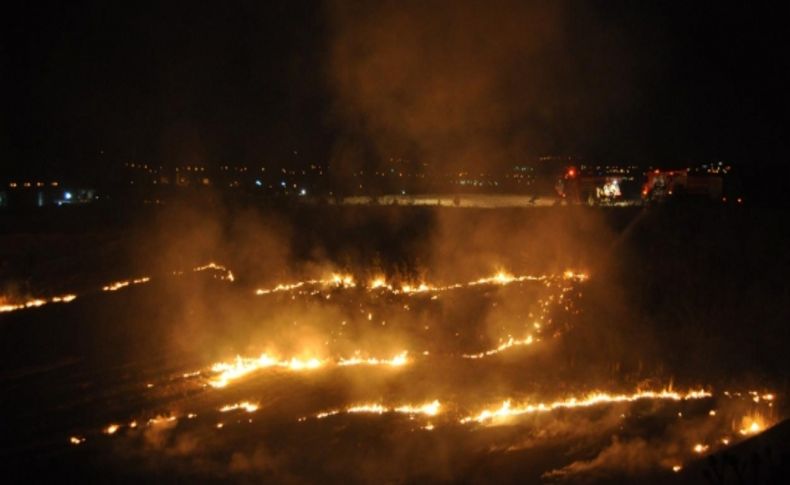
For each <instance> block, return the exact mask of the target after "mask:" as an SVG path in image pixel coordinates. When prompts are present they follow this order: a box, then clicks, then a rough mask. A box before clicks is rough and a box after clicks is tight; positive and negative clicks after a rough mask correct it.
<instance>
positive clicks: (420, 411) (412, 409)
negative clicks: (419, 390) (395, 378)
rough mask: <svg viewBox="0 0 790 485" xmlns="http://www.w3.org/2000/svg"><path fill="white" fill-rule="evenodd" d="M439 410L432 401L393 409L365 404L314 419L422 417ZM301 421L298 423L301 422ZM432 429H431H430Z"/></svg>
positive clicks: (380, 405) (324, 414) (332, 411)
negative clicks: (401, 415) (373, 416)
mask: <svg viewBox="0 0 790 485" xmlns="http://www.w3.org/2000/svg"><path fill="white" fill-rule="evenodd" d="M440 410H441V403H440V402H439V401H438V400H434V401H432V402H429V403H424V404H416V405H415V404H405V405H401V406H395V407H388V406H385V405H383V404H380V403H366V404H355V405H352V406H349V407H347V408H345V409H342V410H339V409H334V410H331V411H323V412H320V413H318V414H316V415H315V416H314V417H315V418H316V419H324V418H327V417H329V416H335V415H338V414H340V413H346V414H385V413H398V414H408V415H412V416H414V415H423V416H436V415H437V414H439V412H440ZM303 420H304V418H303V419H301V420H300V421H303ZM431 429H433V428H431Z"/></svg>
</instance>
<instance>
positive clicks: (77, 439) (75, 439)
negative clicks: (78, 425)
mask: <svg viewBox="0 0 790 485" xmlns="http://www.w3.org/2000/svg"><path fill="white" fill-rule="evenodd" d="M69 443H71V444H72V445H74V446H79V445H81V444H83V443H85V438H83V437H82V436H71V437H69Z"/></svg>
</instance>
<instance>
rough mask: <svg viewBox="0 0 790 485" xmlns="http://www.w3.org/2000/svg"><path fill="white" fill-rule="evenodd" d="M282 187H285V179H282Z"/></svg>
mask: <svg viewBox="0 0 790 485" xmlns="http://www.w3.org/2000/svg"><path fill="white" fill-rule="evenodd" d="M280 187H282V188H285V180H282V181H280Z"/></svg>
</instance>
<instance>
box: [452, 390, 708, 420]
mask: <svg viewBox="0 0 790 485" xmlns="http://www.w3.org/2000/svg"><path fill="white" fill-rule="evenodd" d="M711 396H712V394H711V393H710V392H707V391H704V390H692V391H689V392H687V393H685V394H681V393H679V392H676V391H672V390H662V391H638V392H635V393H633V394H608V393H604V392H594V393H592V394H589V395H587V396H586V397H583V398H580V399H579V398H568V399H565V400H561V401H554V402H550V403H538V404H529V403H525V404H521V405H517V406H513V405H512V404H511V401H510V400H509V399H508V400H506V401H503V402H502V404H501V406H500V407H499V408H494V409H485V410H483V411H481V412H480V413H479V414H477V415H476V416H468V417H465V418H463V419H461V420H460V422H461V423H462V424H466V423H472V422H476V423H488V422H492V421H499V420H502V419H507V418H510V417H515V416H520V415H523V414H534V413H545V412H550V411H554V410H555V409H561V408H580V407H590V406H595V405H597V404H610V403H621V402H633V401H638V400H643V399H651V400H671V401H685V400H690V399H702V398H707V397H711Z"/></svg>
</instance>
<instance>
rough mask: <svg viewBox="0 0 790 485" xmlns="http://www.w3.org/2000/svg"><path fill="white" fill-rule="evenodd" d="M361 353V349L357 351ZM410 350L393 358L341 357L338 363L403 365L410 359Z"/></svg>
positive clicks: (345, 364) (346, 364)
mask: <svg viewBox="0 0 790 485" xmlns="http://www.w3.org/2000/svg"><path fill="white" fill-rule="evenodd" d="M357 354H359V351H357ZM408 354H409V353H408V352H406V351H403V352H401V353H400V354H398V355H396V356H395V357H393V358H391V359H377V358H368V359H362V358H360V357H358V356H355V357H352V358H350V359H343V358H341V359H340V360H339V361H338V362H337V365H339V366H351V365H389V366H392V367H400V366H402V365H406V364H407V363H408V362H409V360H408Z"/></svg>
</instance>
